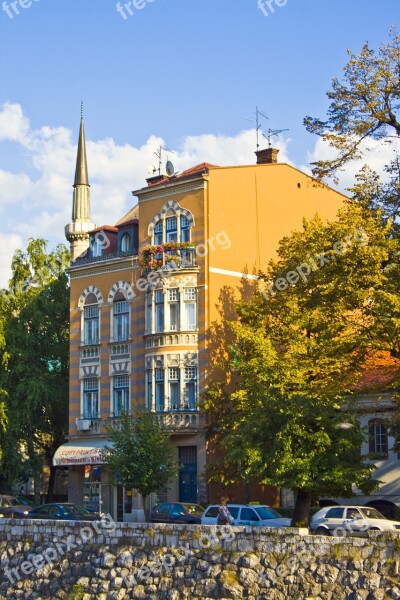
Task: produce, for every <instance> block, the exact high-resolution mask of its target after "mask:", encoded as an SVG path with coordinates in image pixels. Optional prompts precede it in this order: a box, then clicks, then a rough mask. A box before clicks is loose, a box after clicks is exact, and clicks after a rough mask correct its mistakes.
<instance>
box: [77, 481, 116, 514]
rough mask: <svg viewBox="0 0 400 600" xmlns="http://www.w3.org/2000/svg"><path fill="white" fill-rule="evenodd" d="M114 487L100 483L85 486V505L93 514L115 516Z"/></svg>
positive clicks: (86, 483)
mask: <svg viewBox="0 0 400 600" xmlns="http://www.w3.org/2000/svg"><path fill="white" fill-rule="evenodd" d="M113 490H114V486H113V485H112V484H111V483H100V482H98V481H90V482H85V483H84V484H83V505H84V506H85V508H87V509H88V510H90V511H92V512H100V513H104V514H106V515H107V514H110V515H111V516H113V514H114V512H113V511H114V493H113Z"/></svg>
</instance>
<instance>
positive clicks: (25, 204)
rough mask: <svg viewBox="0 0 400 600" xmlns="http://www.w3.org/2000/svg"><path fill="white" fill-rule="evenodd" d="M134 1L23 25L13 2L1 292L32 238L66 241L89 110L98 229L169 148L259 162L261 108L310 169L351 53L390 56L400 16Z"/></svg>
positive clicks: (0, 154) (1, 164) (27, 19)
mask: <svg viewBox="0 0 400 600" xmlns="http://www.w3.org/2000/svg"><path fill="white" fill-rule="evenodd" d="M135 1H136V2H139V4H140V3H141V4H142V6H143V8H142V9H141V10H138V9H137V8H135V7H134V5H133V4H130V11H131V12H132V13H133V14H132V16H131V15H129V12H128V10H127V9H124V13H125V16H126V19H124V18H123V17H122V16H121V14H119V13H118V12H117V10H116V3H115V2H114V0H32V2H31V5H30V6H27V7H26V8H23V7H22V5H24V4H25V5H29V2H30V0H14V7H15V8H16V9H17V10H18V11H19V14H16V10H15V9H13V8H12V6H11V1H9V0H8V1H7V4H6V5H4V4H3V7H4V6H5V8H6V10H1V11H0V47H1V52H0V61H1V63H0V74H1V86H0V243H1V246H0V247H3V250H2V253H1V256H0V285H4V284H5V281H4V278H6V277H7V272H8V271H7V268H8V264H9V262H10V258H11V255H12V252H13V251H14V250H15V248H17V247H20V246H23V245H24V244H25V243H26V239H27V238H28V237H29V236H33V237H38V236H43V237H45V238H46V239H48V240H49V242H50V246H54V244H55V243H57V242H63V241H64V237H63V235H64V234H63V226H64V224H65V223H67V222H68V221H69V219H70V210H71V199H72V188H71V184H72V181H73V174H74V160H75V155H74V153H75V145H76V140H77V135H78V126H79V114H80V102H81V100H83V102H84V105H85V127H86V138H87V140H88V159H89V175H90V178H91V184H92V190H91V192H92V220H93V221H94V222H96V223H97V224H98V225H100V224H102V223H104V222H109V223H113V222H115V221H116V220H117V219H118V218H119V217H120V216H121V214H124V212H125V211H126V210H128V209H129V208H130V206H131V205H132V202H133V199H132V196H131V194H130V190H132V189H134V188H136V187H141V186H142V185H143V184H144V180H145V177H146V176H147V166H148V164H149V163H154V162H156V160H157V159H156V158H155V157H154V155H153V152H154V150H155V149H156V148H157V145H159V144H160V143H162V144H164V145H166V146H167V147H168V148H170V149H171V150H174V152H175V154H174V156H172V159H173V160H174V162H175V165H176V167H177V168H179V169H183V168H186V167H188V166H191V165H192V164H196V162H202V161H209V162H217V164H238V163H243V162H247V163H251V162H253V160H254V156H253V154H252V153H253V151H254V149H255V148H254V146H255V136H254V132H251V131H250V130H251V127H252V124H251V122H249V121H245V120H244V119H243V118H242V117H251V116H252V115H253V113H254V111H255V106H256V105H258V106H259V107H260V108H261V109H262V110H263V111H264V112H265V113H266V114H267V115H268V117H269V120H268V121H265V122H264V123H263V126H264V130H266V129H268V127H271V128H272V129H274V130H275V129H288V130H289V131H287V132H284V133H283V134H282V135H281V136H280V138H279V139H277V140H276V143H277V145H278V147H280V148H281V157H282V159H284V160H288V161H289V162H291V163H292V164H294V165H296V166H298V167H299V168H304V169H307V167H308V164H309V160H310V158H312V157H313V156H315V155H316V152H317V151H319V150H320V148H319V149H318V146H316V144H317V140H316V138H314V137H313V136H311V135H310V134H308V133H307V132H306V131H305V129H304V127H303V124H302V121H303V118H304V116H305V115H307V114H310V115H313V116H320V117H324V116H325V111H326V108H327V106H328V100H327V98H326V96H325V92H326V90H327V89H328V88H329V86H330V82H331V80H332V78H333V77H335V76H338V77H340V76H341V73H342V69H343V66H344V64H345V63H346V61H347V54H346V49H347V48H350V49H352V50H353V51H355V52H358V51H359V50H360V48H361V46H362V44H363V43H364V41H367V40H368V41H369V43H370V45H371V46H372V47H375V48H377V47H378V46H379V45H380V44H381V43H382V42H384V41H386V40H387V38H388V32H389V28H390V26H391V25H394V24H396V23H397V22H398V20H399V15H400V3H399V1H398V0H381V1H380V2H379V3H378V2H368V1H367V0H351V1H349V0H287V1H286V3H285V2H284V0H276V2H275V3H274V2H270V6H271V7H272V9H273V12H272V9H270V8H268V5H267V0H264V7H265V11H266V12H267V14H268V16H265V15H264V14H263V12H262V11H261V10H260V9H259V8H258V5H257V0H202V1H201V2H199V1H198V0H197V1H195V0H153V1H152V2H150V1H149V0H135ZM0 3H1V2H0ZM20 3H22V5H21V4H20ZM127 3H128V0H126V2H125V1H124V0H123V1H122V5H124V4H127ZM279 4H280V5H281V6H279ZM9 14H11V15H12V17H13V18H10V16H9ZM378 151H379V149H378ZM382 161H383V162H384V159H383V158H382V160H381V162H382ZM378 163H379V159H378Z"/></svg>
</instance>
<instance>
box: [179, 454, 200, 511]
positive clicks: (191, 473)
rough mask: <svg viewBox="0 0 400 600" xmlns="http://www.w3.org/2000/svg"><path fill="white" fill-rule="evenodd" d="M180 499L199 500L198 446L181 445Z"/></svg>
mask: <svg viewBox="0 0 400 600" xmlns="http://www.w3.org/2000/svg"><path fill="white" fill-rule="evenodd" d="M179 462H180V464H181V465H182V469H181V470H180V471H179V501H180V502H197V447H196V446H180V447H179Z"/></svg>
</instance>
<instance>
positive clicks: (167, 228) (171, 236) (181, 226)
mask: <svg viewBox="0 0 400 600" xmlns="http://www.w3.org/2000/svg"><path fill="white" fill-rule="evenodd" d="M182 211H184V212H185V214H182ZM162 213H163V211H161V214H160V215H158V216H157V217H155V218H154V221H153V223H154V229H153V230H152V231H151V232H150V235H152V236H153V244H154V245H155V246H161V244H166V243H168V242H190V230H191V227H193V218H192V216H191V214H190V213H189V211H187V210H184V209H181V208H180V207H179V205H176V206H174V207H169V208H168V212H167V214H166V216H163V217H162Z"/></svg>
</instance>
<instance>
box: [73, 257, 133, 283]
mask: <svg viewBox="0 0 400 600" xmlns="http://www.w3.org/2000/svg"><path fill="white" fill-rule="evenodd" d="M139 267H140V265H139V262H138V259H137V257H135V258H133V259H132V258H131V259H130V260H123V259H121V258H120V259H114V261H113V262H111V263H107V262H101V263H94V264H89V265H72V266H71V267H70V268H69V269H68V270H67V272H68V274H69V276H70V278H71V279H82V278H83V277H90V276H92V275H101V274H103V273H116V272H117V271H126V270H128V269H137V268H139Z"/></svg>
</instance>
